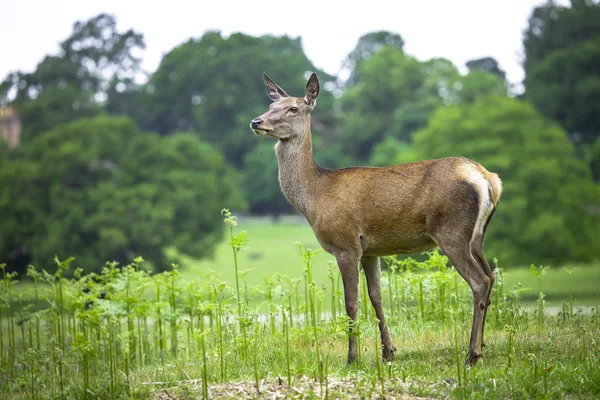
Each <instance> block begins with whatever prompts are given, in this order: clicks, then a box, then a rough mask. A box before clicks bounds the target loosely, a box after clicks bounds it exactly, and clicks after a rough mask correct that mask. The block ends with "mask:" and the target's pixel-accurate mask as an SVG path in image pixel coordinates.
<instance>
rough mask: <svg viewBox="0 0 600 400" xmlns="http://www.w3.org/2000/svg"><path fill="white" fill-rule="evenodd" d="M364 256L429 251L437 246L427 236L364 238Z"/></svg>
mask: <svg viewBox="0 0 600 400" xmlns="http://www.w3.org/2000/svg"><path fill="white" fill-rule="evenodd" d="M362 245H363V254H364V255H366V256H391V255H395V254H411V253H420V252H423V251H427V250H429V249H431V248H433V247H435V246H436V244H435V242H434V241H433V239H431V237H430V236H429V235H427V234H423V235H419V236H412V237H404V238H403V237H390V236H387V235H386V236H383V237H381V236H364V237H363V238H362Z"/></svg>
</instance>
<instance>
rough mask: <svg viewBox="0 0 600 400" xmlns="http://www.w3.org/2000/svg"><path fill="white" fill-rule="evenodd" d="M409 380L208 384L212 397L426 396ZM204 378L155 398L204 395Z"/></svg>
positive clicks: (276, 380) (157, 392)
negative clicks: (412, 390)
mask: <svg viewBox="0 0 600 400" xmlns="http://www.w3.org/2000/svg"><path fill="white" fill-rule="evenodd" d="M409 386H410V384H409V383H406V382H403V381H401V380H399V379H393V380H386V381H385V382H384V389H383V391H382V389H381V383H380V382H378V381H370V380H363V379H360V378H356V379H355V378H346V379H337V378H330V379H328V381H327V383H326V382H323V384H321V383H320V382H319V381H318V380H315V379H314V378H310V377H306V376H303V377H301V378H295V379H294V380H293V381H292V385H291V386H288V385H287V382H286V381H285V380H284V379H283V378H269V379H262V380H260V381H259V388H258V389H257V387H256V383H255V382H253V381H241V382H229V383H224V384H223V383H218V384H211V385H209V387H208V398H209V399H311V398H323V399H324V398H326V397H328V398H332V399H383V398H385V399H411V400H412V399H426V397H418V396H414V395H411V394H409V393H408V388H409ZM201 398H202V381H200V380H189V381H182V382H180V384H178V385H177V386H173V387H169V388H161V389H156V390H155V391H154V399H155V400H167V399H169V400H173V399H177V400H180V399H201Z"/></svg>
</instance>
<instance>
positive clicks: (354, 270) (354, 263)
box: [335, 253, 359, 364]
mask: <svg viewBox="0 0 600 400" xmlns="http://www.w3.org/2000/svg"><path fill="white" fill-rule="evenodd" d="M335 258H336V261H337V264H338V267H339V269H340V273H341V274H342V282H343V283H344V301H345V304H346V313H347V314H348V317H349V318H350V321H349V325H348V364H351V363H352V362H354V361H355V360H356V336H355V335H354V323H356V319H357V317H358V259H359V255H358V254H354V253H341V254H336V255H335Z"/></svg>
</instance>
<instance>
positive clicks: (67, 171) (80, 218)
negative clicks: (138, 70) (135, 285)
mask: <svg viewBox="0 0 600 400" xmlns="http://www.w3.org/2000/svg"><path fill="white" fill-rule="evenodd" d="M48 149H52V150H51V151H48ZM23 150H24V151H23V152H22V154H19V155H15V156H14V158H13V159H12V160H11V162H10V163H5V164H3V165H2V166H1V168H0V184H1V185H2V187H10V188H12V189H11V190H9V191H2V197H0V215H1V216H2V220H3V221H4V222H3V224H2V227H1V228H0V243H2V247H1V248H0V258H1V259H4V260H7V261H9V262H11V261H12V262H15V263H17V264H19V266H20V267H21V268H24V267H25V266H26V265H24V264H23V262H33V263H35V264H36V265H38V266H43V265H48V264H50V263H51V262H52V259H53V257H54V255H56V254H58V255H59V256H60V257H62V258H65V257H67V256H74V257H75V258H76V264H77V265H79V266H81V267H83V268H84V269H86V270H98V269H99V268H101V267H102V264H103V263H104V261H106V260H116V261H119V262H128V261H131V260H132V259H133V258H134V257H136V256H139V255H141V256H143V257H145V258H147V259H148V260H149V261H151V262H152V263H153V264H154V266H155V267H156V268H158V269H162V268H165V267H167V266H168V261H169V259H168V257H167V250H168V249H169V248H176V249H177V250H178V251H180V252H182V253H185V254H189V255H192V256H194V257H202V256H206V255H209V254H210V253H211V251H212V249H213V247H214V245H215V244H216V243H217V242H219V241H220V239H221V237H222V222H221V219H220V215H219V211H220V210H221V209H222V208H223V207H232V208H238V209H242V208H243V207H244V203H243V200H241V199H242V196H241V195H240V193H239V191H238V189H237V186H238V181H237V179H238V178H237V175H236V173H235V171H234V170H233V169H232V167H230V166H228V165H227V163H226V162H225V160H224V158H223V156H221V155H220V154H219V153H218V152H215V151H214V148H212V147H211V146H210V145H208V144H206V143H203V142H202V141H200V140H199V139H198V137H197V136H196V135H194V134H190V133H176V134H174V135H171V136H168V137H161V136H158V135H156V134H146V133H140V132H139V131H138V130H137V129H136V127H135V125H134V124H133V122H132V121H131V120H129V119H128V118H124V117H109V116H98V117H93V118H83V119H79V120H77V121H74V122H71V123H68V124H66V125H60V126H58V127H56V128H54V129H52V130H50V131H48V132H44V133H42V134H40V135H38V136H37V137H36V138H35V139H33V140H32V141H31V142H30V143H28V145H27V147H26V148H24V149H23ZM171 261H172V260H171Z"/></svg>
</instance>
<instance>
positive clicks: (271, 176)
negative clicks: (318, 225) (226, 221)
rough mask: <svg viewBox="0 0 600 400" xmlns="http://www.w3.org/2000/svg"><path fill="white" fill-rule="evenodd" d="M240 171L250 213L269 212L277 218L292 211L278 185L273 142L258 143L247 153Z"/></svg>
mask: <svg viewBox="0 0 600 400" xmlns="http://www.w3.org/2000/svg"><path fill="white" fill-rule="evenodd" d="M242 173H243V178H242V189H243V190H244V193H245V194H246V196H247V198H248V203H249V206H250V211H251V212H252V213H255V214H270V215H272V216H273V217H275V218H277V217H278V216H279V215H280V214H283V213H285V212H287V213H290V212H294V209H293V208H292V207H291V206H290V204H289V203H288V202H287V200H286V199H285V196H284V195H283V193H282V192H281V189H280V187H279V179H278V170H277V157H276V156H275V152H274V150H273V143H271V142H263V143H260V144H259V145H257V146H256V147H255V148H254V149H253V150H252V151H251V152H249V153H247V154H246V157H245V159H244V166H243V168H242Z"/></svg>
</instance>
